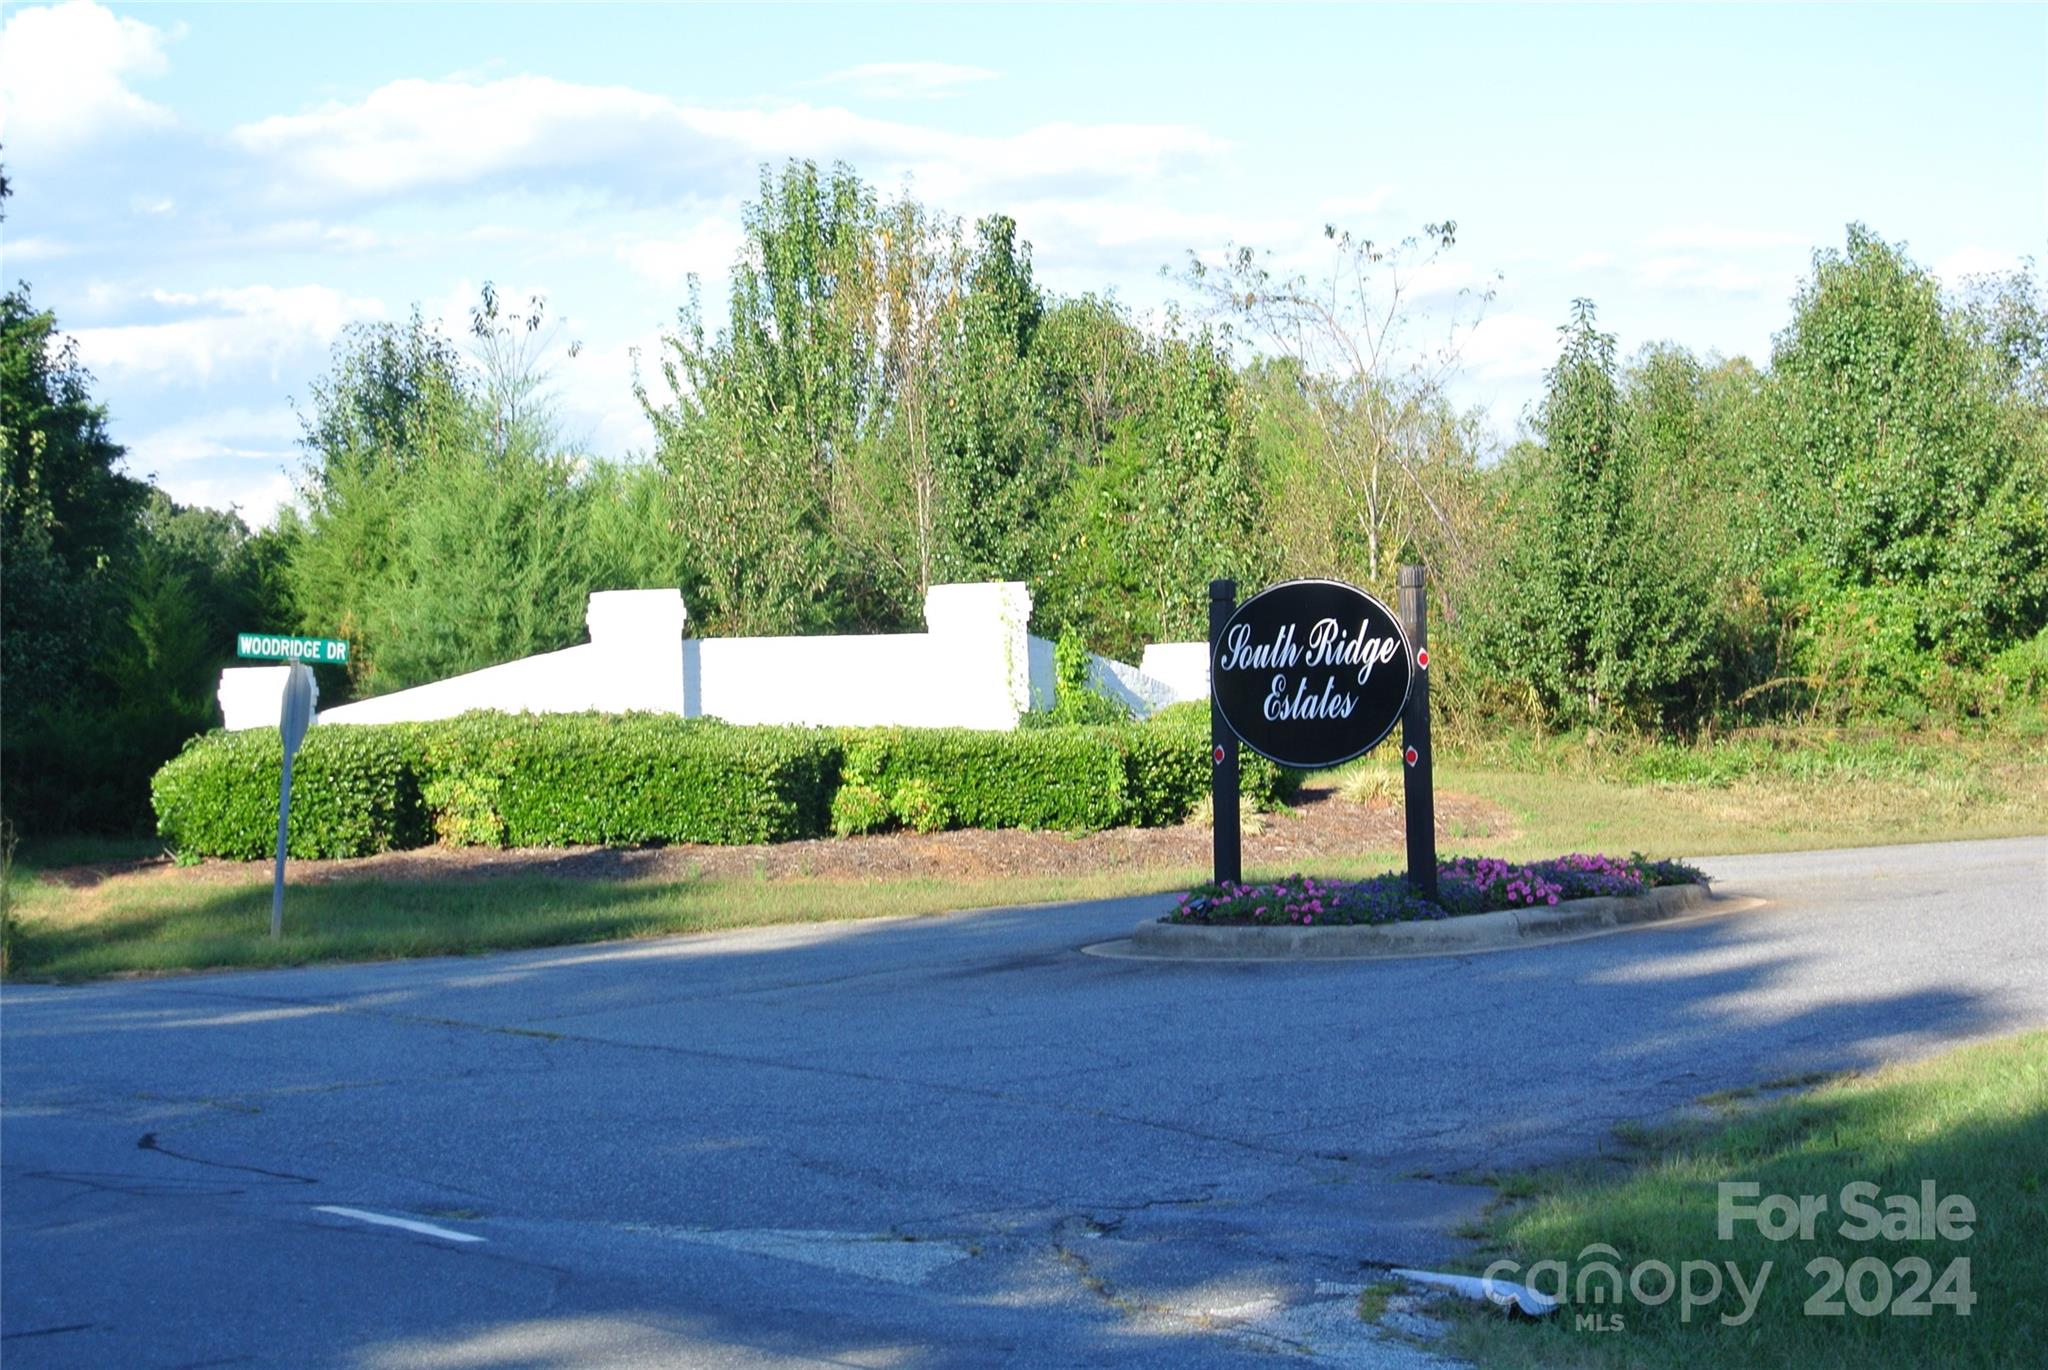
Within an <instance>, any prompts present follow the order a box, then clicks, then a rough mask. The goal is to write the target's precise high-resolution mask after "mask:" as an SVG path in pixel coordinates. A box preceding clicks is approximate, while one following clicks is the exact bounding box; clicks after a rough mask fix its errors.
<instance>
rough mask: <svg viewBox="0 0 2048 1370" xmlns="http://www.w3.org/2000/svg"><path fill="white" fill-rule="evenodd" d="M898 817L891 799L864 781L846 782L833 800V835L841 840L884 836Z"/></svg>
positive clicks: (850, 780) (848, 780)
mask: <svg viewBox="0 0 2048 1370" xmlns="http://www.w3.org/2000/svg"><path fill="white" fill-rule="evenodd" d="M895 817H896V815H895V813H894V812H893V811H892V810H891V809H890V807H889V796H887V795H885V794H883V793H882V792H881V791H880V790H878V789H876V788H875V787H874V786H872V785H869V784H867V783H865V782H864V781H860V780H852V779H846V780H842V781H841V782H840V785H839V789H838V791H837V793H835V794H834V795H833V796H832V831H833V832H834V833H836V834H837V835H839V836H840V837H852V836H854V835H855V834H857V833H864V832H880V831H881V830H882V829H884V828H886V827H888V826H889V824H890V822H891V821H892V820H893V819H894V818H895Z"/></svg>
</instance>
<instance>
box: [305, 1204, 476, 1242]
mask: <svg viewBox="0 0 2048 1370" xmlns="http://www.w3.org/2000/svg"><path fill="white" fill-rule="evenodd" d="M314 1208H315V1210H316V1211H317V1212H321V1213H332V1214H334V1215H335V1216H337V1217H342V1218H354V1219H355V1220H356V1221H357V1222H365V1223H376V1224H378V1225H379V1226H380V1227H402V1228H404V1229H405V1230H406V1231H407V1232H417V1233H419V1234H420V1235H421V1236H423V1237H439V1238H440V1239H441V1240H442V1241H448V1242H480V1241H482V1240H483V1238H482V1237H478V1236H473V1235H471V1234H470V1233H468V1232H456V1231H453V1230H451V1229H449V1228H446V1227H436V1226H434V1225H433V1224H432V1223H417V1222H414V1221H413V1220H412V1219H411V1218H394V1217H392V1216H390V1215H389V1214H387V1213H370V1212H367V1211H365V1210H363V1209H360V1208H340V1207H337V1206H336V1205H334V1204H316V1205H314Z"/></svg>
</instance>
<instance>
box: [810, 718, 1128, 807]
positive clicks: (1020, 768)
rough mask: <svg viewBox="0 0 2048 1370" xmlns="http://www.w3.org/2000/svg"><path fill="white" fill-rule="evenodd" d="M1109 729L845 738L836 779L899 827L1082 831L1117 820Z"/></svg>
mask: <svg viewBox="0 0 2048 1370" xmlns="http://www.w3.org/2000/svg"><path fill="white" fill-rule="evenodd" d="M1119 732H1120V730H1118V729H1113V728H1039V729H1031V730H1026V731H1018V732H1013V733H994V732H977V731H974V730H972V729H968V728H858V729H851V728H850V729H847V730H846V731H845V732H844V733H843V734H842V736H843V737H844V738H845V741H846V761H845V772H844V774H845V778H846V780H847V781H848V782H850V783H854V784H860V785H865V786H868V787H869V788H871V789H873V790H874V791H875V792H876V793H878V794H881V795H883V796H885V797H886V798H887V799H888V801H889V807H890V811H891V813H892V814H894V815H895V816H896V817H898V818H899V819H902V820H903V821H905V822H908V821H909V818H908V816H907V815H909V814H910V813H913V812H915V813H917V814H919V815H920V816H922V817H923V818H925V819H926V820H928V821H930V820H935V819H936V816H937V815H938V814H943V815H944V818H943V819H942V820H937V821H939V823H940V825H941V826H946V825H950V826H955V827H962V828H1060V829H1065V830H1068V831H1073V832H1089V831H1093V830H1095V829H1097V828H1109V827H1115V826H1117V825H1118V824H1120V823H1123V822H1124V821H1126V820H1125V815H1126V813H1127V812H1128V808H1129V806H1128V805H1127V803H1126V801H1125V798H1124V759H1123V754H1122V752H1121V751H1120V749H1119V748H1118V746H1117V738H1118V736H1119Z"/></svg>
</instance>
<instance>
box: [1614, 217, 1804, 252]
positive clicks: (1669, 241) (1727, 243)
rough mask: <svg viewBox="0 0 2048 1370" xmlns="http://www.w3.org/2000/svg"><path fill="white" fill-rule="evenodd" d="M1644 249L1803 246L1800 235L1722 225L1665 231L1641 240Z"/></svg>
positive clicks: (1720, 250)
mask: <svg viewBox="0 0 2048 1370" xmlns="http://www.w3.org/2000/svg"><path fill="white" fill-rule="evenodd" d="M1644 242H1645V244H1646V245H1647V246H1649V247H1652V248H1657V249H1665V250H1674V251H1699V252H1731V251H1746V250H1753V249H1757V248H1780V247H1806V246H1807V245H1808V244H1807V241H1806V238H1805V236H1804V235H1802V234H1798V233H1786V232H1783V231H1780V230H1775V229H1762V228H1735V227H1731V226H1729V225H1726V224H1687V225H1684V226H1683V227H1679V228H1666V229H1661V230H1659V231H1658V232H1655V233H1652V234H1651V235H1650V236H1649V237H1648V238H1646V239H1644Z"/></svg>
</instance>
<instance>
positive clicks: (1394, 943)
mask: <svg viewBox="0 0 2048 1370" xmlns="http://www.w3.org/2000/svg"><path fill="white" fill-rule="evenodd" d="M1712 902H1714V899H1713V893H1712V891H1711V890H1709V889H1708V888H1707V887H1706V886H1705V885H1666V886H1663V887H1662V888H1660V889H1654V890H1651V891H1650V892H1649V893H1647V894H1638V895H1631V896H1628V897H1626V898H1601V899H1572V900H1568V901H1566V902H1565V903H1562V904H1548V905H1544V906H1542V907H1540V908H1533V909H1503V910H1502V911H1500V912H1499V913H1475V914H1467V915H1465V916H1463V917H1458V918H1444V919H1440V920H1437V921H1434V922H1427V923H1378V924H1359V925H1354V926H1350V927H1342V926H1339V927H1325V928H1317V927H1307V928H1305V927H1300V926H1298V925H1297V926H1280V927H1211V926H1207V925H1205V924H1201V923H1161V922H1159V921H1157V920H1156V919H1151V920H1147V921H1146V922H1143V923H1140V924H1138V930H1137V931H1136V932H1135V933H1133V934H1132V935H1131V941H1130V954H1132V955H1135V956H1147V957H1170V958H1172V959H1175V960H1188V961H1195V960H1203V959H1208V958H1215V959H1219V960H1220V959H1229V960H1234V961H1300V960H1318V959H1323V958H1337V957H1344V958H1356V957H1364V956H1426V955H1430V954H1432V953H1442V952H1461V951H1491V950H1494V949H1497V948H1500V947H1512V946H1522V945H1527V944H1529V943H1532V942H1542V941H1545V940H1548V939H1552V938H1560V939H1561V938H1567V937H1579V936H1584V935H1586V934H1588V933H1592V932H1598V931H1601V930H1603V929H1611V928H1625V927H1628V926H1630V925H1632V924H1636V923H1659V922H1663V921H1664V920H1665V919H1668V918H1678V917H1681V916H1683V915H1685V914H1689V913H1699V912H1704V911H1707V909H1708V906H1709V904H1711V903H1712Z"/></svg>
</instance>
